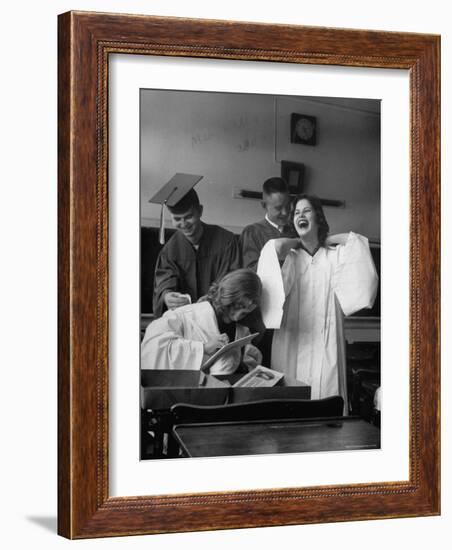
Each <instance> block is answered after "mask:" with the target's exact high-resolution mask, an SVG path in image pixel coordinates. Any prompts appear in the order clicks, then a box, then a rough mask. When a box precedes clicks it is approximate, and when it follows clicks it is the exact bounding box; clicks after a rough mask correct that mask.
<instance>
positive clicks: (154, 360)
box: [141, 311, 204, 370]
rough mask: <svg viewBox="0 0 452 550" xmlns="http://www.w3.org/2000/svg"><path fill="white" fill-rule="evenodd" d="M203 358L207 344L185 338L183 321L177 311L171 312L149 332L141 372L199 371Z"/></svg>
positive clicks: (142, 346)
mask: <svg viewBox="0 0 452 550" xmlns="http://www.w3.org/2000/svg"><path fill="white" fill-rule="evenodd" d="M203 355H204V345H203V343H202V342H197V341H195V340H189V339H186V338H184V325H183V321H182V319H181V318H180V317H179V316H178V315H177V312H176V311H168V312H167V313H165V314H164V315H163V317H160V318H159V319H156V320H155V321H153V322H152V323H151V324H150V325H149V326H148V327H147V329H146V332H145V335H144V338H143V342H142V344H141V368H142V369H187V370H188V369H190V370H199V369H200V368H201V365H202V363H203Z"/></svg>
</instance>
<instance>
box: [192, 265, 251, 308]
mask: <svg viewBox="0 0 452 550" xmlns="http://www.w3.org/2000/svg"><path fill="white" fill-rule="evenodd" d="M261 294H262V283H261V280H260V279H259V277H258V275H256V273H255V272H254V271H253V270H251V269H236V270H235V271H231V272H230V273H227V274H226V275H225V276H224V277H223V278H222V279H221V280H220V281H219V282H215V283H213V284H212V285H211V287H210V288H209V292H208V293H207V295H206V296H204V297H203V298H202V299H201V300H207V301H208V302H210V303H211V304H212V307H213V308H214V309H215V311H216V312H217V314H219V315H221V314H222V313H223V312H224V311H226V310H227V309H229V308H230V307H231V306H233V307H234V306H235V307H240V305H241V303H242V302H243V300H244V299H245V298H248V300H250V301H251V303H252V304H255V305H256V306H259V303H260V299H261Z"/></svg>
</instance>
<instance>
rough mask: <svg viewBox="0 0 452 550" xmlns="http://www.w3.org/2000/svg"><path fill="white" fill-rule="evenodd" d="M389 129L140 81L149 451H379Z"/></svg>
mask: <svg viewBox="0 0 452 550" xmlns="http://www.w3.org/2000/svg"><path fill="white" fill-rule="evenodd" d="M380 123H381V101H380V100H379V99H374V98H372V99H371V98H347V97H314V96H289V95H271V94H251V93H230V92H228V93H226V92H215V91H211V92H210V91H207V92H206V91H202V92H201V91H193V90H187V91H181V90H166V89H141V90H140V204H141V208H140V255H141V259H140V297H141V298H140V303H141V316H140V347H141V362H140V363H141V364H140V380H141V387H140V422H141V428H140V442H139V445H140V456H141V459H142V460H149V459H170V458H171V459H176V458H189V457H198V458H200V457H221V456H243V455H259V454H279V453H303V452H328V451H348V452H352V451H353V450H367V449H379V448H380V441H381V438H380V418H381V415H382V414H383V411H382V407H381V395H382V388H381V370H380V283H381V273H380V250H381V238H380V235H381V185H380V184H381V168H380V165H381V143H380V136H381V128H380ZM137 444H138V442H137Z"/></svg>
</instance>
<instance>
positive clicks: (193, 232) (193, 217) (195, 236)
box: [170, 206, 202, 244]
mask: <svg viewBox="0 0 452 550" xmlns="http://www.w3.org/2000/svg"><path fill="white" fill-rule="evenodd" d="M170 215H171V221H172V223H173V227H174V228H175V229H178V230H179V231H181V232H182V233H183V234H184V236H185V237H186V238H187V239H188V240H189V241H190V242H191V243H192V244H198V242H199V239H200V238H201V235H202V224H201V215H202V206H192V207H191V208H189V209H188V210H187V211H186V212H184V213H182V214H173V213H172V212H170Z"/></svg>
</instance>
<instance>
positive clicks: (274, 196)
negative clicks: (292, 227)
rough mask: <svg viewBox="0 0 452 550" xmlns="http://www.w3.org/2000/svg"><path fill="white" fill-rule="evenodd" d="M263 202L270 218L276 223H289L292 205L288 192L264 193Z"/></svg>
mask: <svg viewBox="0 0 452 550" xmlns="http://www.w3.org/2000/svg"><path fill="white" fill-rule="evenodd" d="M262 204H263V206H264V208H265V211H266V212H267V216H268V219H269V220H270V221H271V222H273V223H276V225H287V224H288V223H289V220H290V213H291V205H290V196H289V194H288V193H271V194H270V195H264V197H263V201H262Z"/></svg>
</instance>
